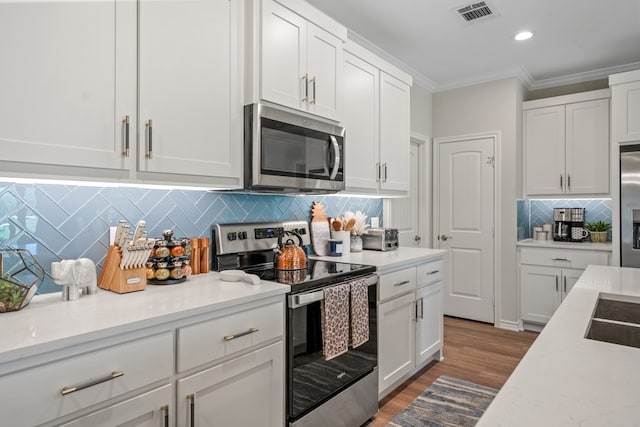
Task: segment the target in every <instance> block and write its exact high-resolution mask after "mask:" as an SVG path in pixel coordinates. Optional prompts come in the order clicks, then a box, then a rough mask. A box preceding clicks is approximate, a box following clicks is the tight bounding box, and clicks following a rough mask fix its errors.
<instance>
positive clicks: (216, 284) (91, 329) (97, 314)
mask: <svg viewBox="0 0 640 427" xmlns="http://www.w3.org/2000/svg"><path fill="white" fill-rule="evenodd" d="M218 276H219V274H218V273H216V272H211V273H208V274H199V275H196V276H190V277H189V278H188V279H187V281H185V282H183V283H180V284H177V285H162V286H161V285H147V287H146V289H145V290H143V291H138V292H131V293H126V294H117V293H114V292H110V291H105V290H102V289H99V291H98V294H97V295H85V296H81V297H80V299H78V300H75V301H62V300H61V293H59V292H56V293H52V294H44V295H36V296H35V297H34V298H33V299H32V300H31V302H30V303H29V305H27V306H26V307H25V308H23V309H22V310H20V311H16V312H10V313H2V314H0V325H1V326H2V327H1V328H0V363H4V362H8V361H11V360H15V359H18V358H22V357H27V356H31V355H35V354H38V353H41V352H44V351H50V350H57V349H59V348H64V347H66V346H69V345H73V344H76V343H78V342H82V341H83V340H85V339H86V338H87V335H88V334H90V335H91V337H92V338H101V337H106V336H112V335H115V334H118V333H123V332H128V331H129V330H131V329H133V328H136V329H137V328H141V327H146V326H153V325H155V324H159V323H162V322H165V321H167V322H168V321H172V320H175V319H178V318H182V317H188V316H191V315H198V314H202V313H207V312H212V311H216V310H222V309H225V308H229V307H233V306H236V305H239V304H244V303H250V302H253V301H257V300H260V299H263V298H268V297H271V296H276V295H281V294H285V293H287V292H288V291H289V289H290V288H289V286H288V285H281V284H278V283H275V282H265V281H263V282H261V283H260V284H258V285H250V284H247V283H244V282H223V281H221V280H218Z"/></svg>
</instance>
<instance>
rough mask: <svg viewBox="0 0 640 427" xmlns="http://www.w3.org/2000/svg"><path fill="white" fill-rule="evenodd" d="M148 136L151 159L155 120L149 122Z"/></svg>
mask: <svg viewBox="0 0 640 427" xmlns="http://www.w3.org/2000/svg"><path fill="white" fill-rule="evenodd" d="M147 138H149V141H148V150H147V159H149V160H151V159H152V158H153V122H152V121H151V120H149V121H148V122H147Z"/></svg>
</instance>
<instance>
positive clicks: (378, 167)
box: [376, 162, 382, 182]
mask: <svg viewBox="0 0 640 427" xmlns="http://www.w3.org/2000/svg"><path fill="white" fill-rule="evenodd" d="M376 168H377V169H378V178H377V179H376V182H380V179H381V177H382V168H381V167H380V162H378V163H376Z"/></svg>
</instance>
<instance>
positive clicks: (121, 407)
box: [61, 384, 174, 427]
mask: <svg viewBox="0 0 640 427" xmlns="http://www.w3.org/2000/svg"><path fill="white" fill-rule="evenodd" d="M172 402H173V388H172V387H171V385H170V384H167V385H165V386H163V387H160V388H158V389H156V390H153V391H150V392H148V393H144V394H141V395H139V396H136V397H132V398H131V399H127V400H125V401H124V402H120V403H116V404H114V405H111V406H107V407H106V408H104V409H101V410H99V411H96V412H94V413H92V414H89V415H86V416H84V417H82V418H79V419H76V420H74V421H71V422H68V423H65V424H62V426H61V427H96V426H105V427H106V426H116V425H117V426H130V427H158V426H162V427H169V426H173V425H174V423H173V417H174V412H173V404H172Z"/></svg>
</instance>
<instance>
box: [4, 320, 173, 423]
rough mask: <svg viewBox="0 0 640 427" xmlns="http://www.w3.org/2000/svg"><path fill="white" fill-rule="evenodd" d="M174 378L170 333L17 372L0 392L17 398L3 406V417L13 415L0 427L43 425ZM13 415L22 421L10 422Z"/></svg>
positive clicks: (8, 376) (12, 420) (7, 400)
mask: <svg viewBox="0 0 640 427" xmlns="http://www.w3.org/2000/svg"><path fill="white" fill-rule="evenodd" d="M172 374H173V334H172V333H170V332H166V333H162V334H158V335H153V336H150V337H146V338H142V339H139V340H136V341H131V342H126V343H123V344H118V345H114V346H111V347H108V348H103V349H99V350H94V351H90V352H86V353H82V354H78V355H76V356H71V357H68V358H66V359H63V360H58V361H56V362H51V363H47V364H45V365H40V366H37V367H33V368H30V369H27V370H24V371H19V372H16V373H13V374H9V375H6V376H3V377H1V378H0V388H2V390H3V391H4V392H5V393H7V396H15V397H16V398H15V399H9V398H5V399H2V400H0V413H2V414H10V415H9V419H4V420H3V423H2V424H3V425H14V426H18V425H24V426H33V425H39V424H41V423H45V422H47V421H50V420H53V419H56V418H59V417H62V416H65V415H68V414H72V413H74V412H76V411H79V410H81V409H84V408H88V407H90V406H92V405H95V404H96V403H100V402H104V401H107V400H109V399H111V398H114V397H117V396H120V395H124V394H125V393H128V392H131V391H133V390H136V389H139V388H140V387H143V386H145V385H148V384H152V383H155V382H159V381H162V380H163V379H167V382H168V378H169V377H170V376H171V375H172ZM25 391H27V392H26V393H25ZM20 396H22V397H20ZM13 414H16V415H15V416H17V417H19V418H18V419H15V420H14V419H11V418H12V417H14V415H13ZM5 423H6V424H5Z"/></svg>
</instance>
